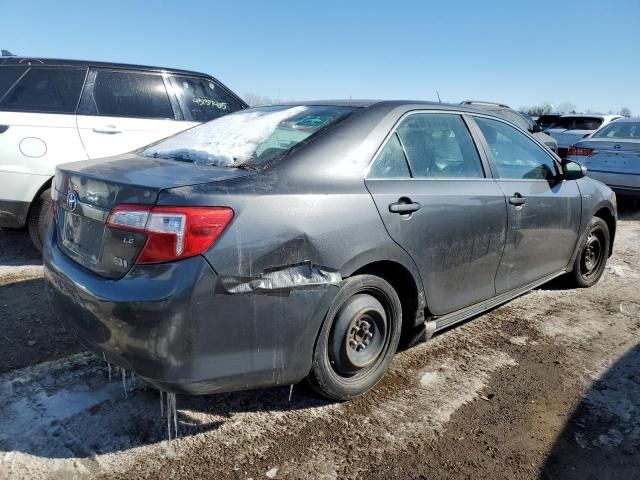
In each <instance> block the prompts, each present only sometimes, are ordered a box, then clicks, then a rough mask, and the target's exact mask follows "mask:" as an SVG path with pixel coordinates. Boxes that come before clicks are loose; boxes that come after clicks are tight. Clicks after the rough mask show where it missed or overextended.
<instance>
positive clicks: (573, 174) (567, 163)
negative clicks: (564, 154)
mask: <svg viewBox="0 0 640 480" xmlns="http://www.w3.org/2000/svg"><path fill="white" fill-rule="evenodd" d="M562 173H563V175H564V178H565V180H578V179H579V178H582V177H586V176H587V167H585V166H584V165H582V164H581V163H578V162H572V161H571V160H563V161H562Z"/></svg>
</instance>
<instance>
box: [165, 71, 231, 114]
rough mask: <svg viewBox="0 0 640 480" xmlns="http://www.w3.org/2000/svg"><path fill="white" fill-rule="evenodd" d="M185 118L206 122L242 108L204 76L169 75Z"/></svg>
mask: <svg viewBox="0 0 640 480" xmlns="http://www.w3.org/2000/svg"><path fill="white" fill-rule="evenodd" d="M169 78H170V82H171V85H172V87H173V91H174V92H175V94H176V96H177V97H178V102H179V103H180V108H181V109H182V112H183V114H184V117H185V120H189V121H192V122H208V121H209V120H213V119H214V118H218V117H221V116H222V115H226V114H227V113H233V112H236V111H238V110H240V109H242V105H241V104H240V102H238V100H236V99H235V98H233V97H232V96H231V95H230V94H229V93H228V92H227V91H225V90H224V89H223V88H222V87H221V86H220V85H216V84H215V83H214V82H213V81H211V80H209V79H206V78H191V77H179V76H172V77H169Z"/></svg>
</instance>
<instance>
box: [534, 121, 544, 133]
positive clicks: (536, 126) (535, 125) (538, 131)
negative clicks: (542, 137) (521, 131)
mask: <svg viewBox="0 0 640 480" xmlns="http://www.w3.org/2000/svg"><path fill="white" fill-rule="evenodd" d="M541 131H542V128H540V125H538V124H537V123H535V124H534V125H533V126H532V127H531V133H540V132H541Z"/></svg>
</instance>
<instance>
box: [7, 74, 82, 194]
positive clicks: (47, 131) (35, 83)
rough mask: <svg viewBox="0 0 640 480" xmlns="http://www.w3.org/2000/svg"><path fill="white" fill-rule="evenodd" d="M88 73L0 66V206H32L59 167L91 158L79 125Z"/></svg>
mask: <svg viewBox="0 0 640 480" xmlns="http://www.w3.org/2000/svg"><path fill="white" fill-rule="evenodd" d="M86 72H87V70H86V68H81V67H71V66H70V67H58V66H56V67H54V66H40V65H38V66H28V65H24V66H22V65H9V66H0V185H1V186H2V188H1V189H0V201H2V200H11V201H20V202H27V203H30V202H31V201H32V200H33V197H34V196H35V194H36V193H37V191H38V190H39V189H40V188H41V187H42V185H43V184H45V182H47V181H48V180H49V179H50V178H51V176H52V175H53V173H54V171H55V167H56V165H57V164H59V163H63V162H69V161H75V160H83V159H86V158H87V157H86V154H85V152H84V149H83V148H82V143H81V142H80V138H79V136H78V131H77V129H76V121H75V112H76V108H77V105H78V100H79V98H80V92H81V90H82V84H83V82H84V80H85V76H86Z"/></svg>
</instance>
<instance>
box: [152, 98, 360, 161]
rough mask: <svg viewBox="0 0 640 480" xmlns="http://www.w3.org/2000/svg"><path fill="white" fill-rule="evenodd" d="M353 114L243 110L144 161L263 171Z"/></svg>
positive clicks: (346, 110)
mask: <svg viewBox="0 0 640 480" xmlns="http://www.w3.org/2000/svg"><path fill="white" fill-rule="evenodd" d="M353 111H354V109H353V108H351V107H336V106H315V105H298V106H282V105H277V106H270V107H259V108H251V109H246V110H241V111H239V112H236V113H232V114H230V115H224V116H222V117H219V118H217V119H215V120H211V121H210V122H207V123H203V124H202V125H198V126H197V127H194V128H190V129H189V130H185V131H184V132H181V133H178V134H177V135H174V136H173V137H169V138H167V139H165V140H161V141H160V142H157V143H154V144H152V145H149V146H148V147H146V148H145V149H144V150H143V151H142V152H141V155H144V156H149V157H154V158H167V159H173V160H180V161H186V162H193V163H196V164H200V165H214V166H220V167H238V166H243V165H248V166H258V165H262V164H264V163H266V162H268V161H269V160H273V159H275V158H276V157H283V156H284V155H286V154H287V153H288V152H290V151H291V149H293V148H294V147H296V146H297V145H298V144H300V143H302V142H311V141H312V138H311V137H312V136H315V135H316V134H318V133H320V131H321V130H325V129H326V128H329V127H331V126H333V125H335V124H337V123H338V122H340V121H342V120H343V119H344V118H346V117H347V116H349V115H350V114H351V113H352V112H353Z"/></svg>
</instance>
